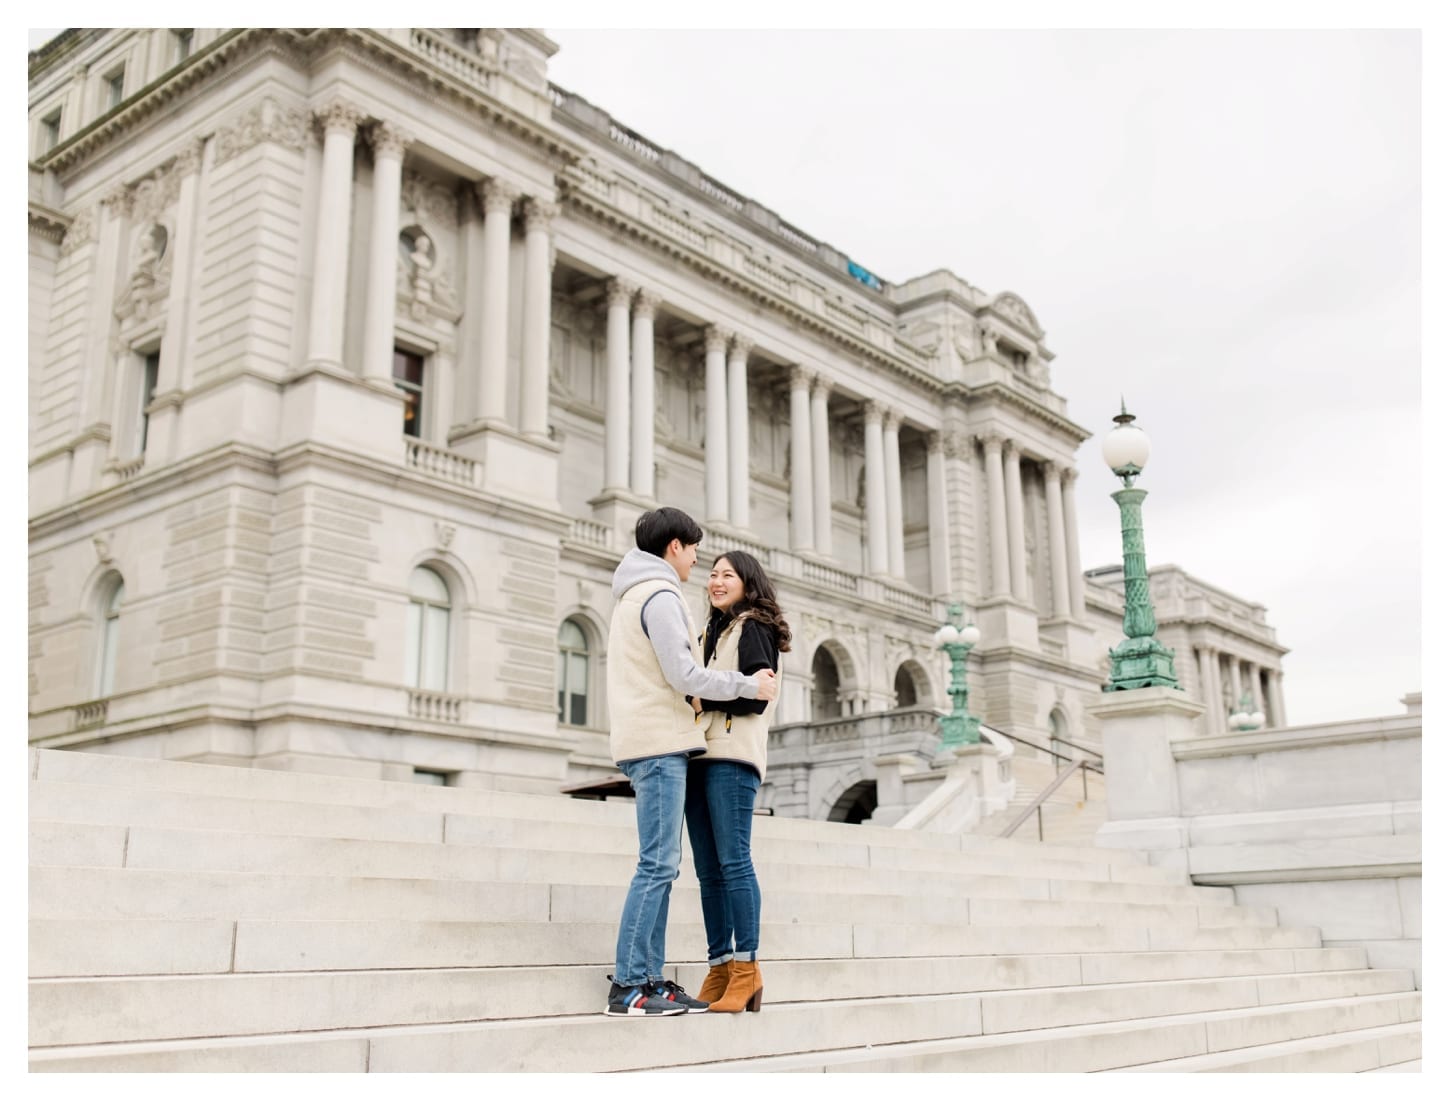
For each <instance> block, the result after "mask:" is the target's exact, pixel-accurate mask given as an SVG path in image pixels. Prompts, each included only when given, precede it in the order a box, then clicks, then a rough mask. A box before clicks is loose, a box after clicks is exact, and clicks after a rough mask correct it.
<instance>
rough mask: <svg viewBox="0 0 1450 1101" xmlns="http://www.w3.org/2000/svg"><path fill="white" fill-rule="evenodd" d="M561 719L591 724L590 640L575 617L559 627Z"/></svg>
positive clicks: (570, 724)
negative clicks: (574, 619)
mask: <svg viewBox="0 0 1450 1101" xmlns="http://www.w3.org/2000/svg"><path fill="white" fill-rule="evenodd" d="M559 721H560V722H561V723H564V724H566V725H568V726H588V725H589V639H588V637H587V636H586V635H585V634H584V630H583V628H581V627H580V626H579V624H577V623H575V622H574V621H573V620H572V619H566V620H565V621H564V625H563V626H562V627H560V628H559Z"/></svg>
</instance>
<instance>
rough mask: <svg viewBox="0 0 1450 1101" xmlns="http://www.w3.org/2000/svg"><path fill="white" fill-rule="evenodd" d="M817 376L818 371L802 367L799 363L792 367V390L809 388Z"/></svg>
mask: <svg viewBox="0 0 1450 1101" xmlns="http://www.w3.org/2000/svg"><path fill="white" fill-rule="evenodd" d="M815 377H816V373H815V372H814V371H812V370H811V369H810V368H809V367H802V366H801V365H800V364H799V363H797V364H796V365H795V366H793V367H792V368H791V369H790V388H791V389H792V390H809V389H810V388H811V383H812V382H813V381H814V380H815Z"/></svg>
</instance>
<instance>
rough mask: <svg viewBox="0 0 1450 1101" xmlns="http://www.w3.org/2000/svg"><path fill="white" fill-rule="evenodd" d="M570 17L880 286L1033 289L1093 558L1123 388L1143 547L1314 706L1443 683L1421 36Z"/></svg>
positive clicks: (592, 44)
mask: <svg viewBox="0 0 1450 1101" xmlns="http://www.w3.org/2000/svg"><path fill="white" fill-rule="evenodd" d="M379 14H381V13H379ZM377 21H384V20H377ZM549 33H550V35H551V36H552V37H553V38H554V39H555V41H557V42H558V43H559V44H560V46H561V49H560V51H559V53H558V54H556V55H555V56H554V58H553V59H552V61H551V63H550V75H551V78H552V79H553V80H554V81H555V82H556V83H558V84H561V85H563V86H564V87H566V88H568V89H570V90H571V91H574V92H577V93H579V94H580V95H582V96H584V97H585V98H586V99H589V100H590V101H592V102H593V103H595V104H596V105H597V106H599V107H601V108H603V109H605V110H607V111H609V112H610V113H611V114H612V115H614V117H615V118H617V119H619V120H620V121H622V122H623V123H625V124H626V125H628V126H630V127H631V128H633V129H635V130H637V131H639V132H640V133H642V134H643V135H645V136H646V137H647V138H649V139H650V140H651V141H653V142H655V143H656V144H658V145H661V146H664V147H667V148H670V149H673V150H675V151H676V152H677V153H679V154H680V155H681V156H683V157H685V158H687V159H689V160H692V161H694V162H695V163H696V164H698V165H699V166H700V167H701V168H702V169H704V170H705V171H706V172H708V173H710V174H711V175H713V176H715V177H716V178H718V179H720V180H721V181H722V182H724V183H725V184H727V185H729V186H730V187H732V188H733V189H734V190H736V191H739V192H741V193H743V194H745V195H748V196H750V197H751V198H754V199H755V200H757V201H758V202H760V203H762V204H763V205H765V206H767V207H770V208H771V209H773V210H775V211H776V212H777V213H778V214H780V215H781V216H782V217H783V218H785V219H786V220H787V221H789V222H791V223H793V224H794V225H796V226H798V227H799V228H800V229H802V230H804V231H805V232H807V233H809V234H811V235H812V236H814V237H816V238H818V239H821V240H824V241H827V242H829V243H830V244H832V245H834V246H835V247H836V248H838V249H840V250H841V251H843V252H845V253H846V254H847V255H849V256H850V257H851V258H852V259H854V260H855V261H857V262H858V263H860V264H862V265H863V266H865V267H867V268H869V269H870V270H872V271H874V272H876V273H877V274H879V275H880V276H882V277H883V278H885V279H887V280H890V281H895V282H899V281H902V280H905V279H908V278H910V277H912V276H915V275H920V274H922V273H924V272H928V271H931V270H933V269H935V268H941V267H945V268H949V269H950V270H952V271H953V272H955V273H956V274H958V275H959V276H961V277H963V278H965V279H967V280H969V281H970V282H972V283H973V284H975V285H977V286H979V287H981V288H983V289H984V290H986V291H989V292H997V291H1004V290H1012V291H1015V292H1017V293H1018V294H1020V295H1021V296H1022V297H1023V298H1025V299H1026V300H1027V302H1028V303H1029V304H1030V305H1031V307H1032V309H1033V311H1034V312H1035V313H1036V314H1037V316H1038V319H1039V320H1040V322H1041V323H1042V325H1043V326H1044V327H1045V328H1046V330H1047V338H1046V339H1047V344H1048V347H1049V348H1051V349H1052V350H1053V351H1054V352H1055V353H1056V355H1057V359H1056V361H1055V362H1054V363H1053V365H1052V371H1053V385H1054V387H1055V389H1056V390H1057V391H1058V392H1059V393H1062V394H1063V395H1065V396H1066V398H1067V400H1068V412H1069V415H1070V416H1071V417H1072V418H1073V419H1074V420H1075V421H1076V422H1077V423H1079V424H1081V425H1083V426H1085V427H1087V428H1089V429H1091V430H1093V431H1094V432H1096V433H1098V434H1099V435H1098V437H1096V438H1094V439H1091V440H1089V441H1088V442H1087V443H1086V444H1084V445H1083V447H1082V449H1081V450H1080V451H1079V455H1078V461H1079V467H1080V469H1081V471H1082V477H1081V480H1080V482H1079V487H1078V516H1079V523H1080V525H1081V528H1080V538H1081V544H1082V557H1083V565H1084V567H1085V568H1086V567H1091V566H1094V565H1101V564H1107V563H1111V562H1114V561H1118V560H1119V559H1120V554H1121V544H1120V537H1119V533H1118V526H1117V525H1118V517H1117V509H1116V506H1115V505H1114V504H1113V502H1112V501H1111V499H1110V498H1109V496H1108V495H1109V494H1110V493H1111V492H1112V490H1113V489H1114V488H1115V487H1116V486H1115V483H1114V481H1113V479H1112V476H1111V474H1110V473H1109V472H1108V471H1107V469H1106V468H1105V467H1104V466H1103V464H1102V460H1101V456H1100V452H1099V441H1100V437H1101V434H1102V433H1103V432H1104V431H1105V430H1107V429H1110V428H1111V427H1112V424H1111V417H1112V415H1113V414H1114V413H1115V412H1116V411H1117V401H1118V395H1119V393H1122V394H1123V395H1124V396H1125V397H1126V399H1127V401H1128V406H1129V409H1130V410H1131V411H1132V412H1134V413H1136V414H1137V415H1138V417H1139V422H1138V423H1139V424H1140V425H1141V426H1142V427H1143V428H1144V429H1145V430H1146V431H1147V432H1148V434H1149V435H1150V437H1151V438H1152V440H1153V455H1152V459H1151V461H1150V463H1149V466H1148V469H1147V471H1146V473H1145V475H1144V476H1143V478H1142V480H1141V482H1140V484H1141V485H1142V486H1143V487H1144V488H1146V489H1148V490H1149V492H1150V496H1149V497H1148V500H1147V502H1146V505H1145V521H1146V536H1147V549H1148V561H1149V563H1150V565H1151V564H1161V563H1169V562H1172V563H1176V564H1177V565H1179V566H1181V567H1182V568H1184V569H1185V570H1187V571H1189V572H1190V573H1192V574H1194V575H1196V576H1198V577H1200V578H1202V579H1203V580H1205V581H1209V582H1211V583H1213V584H1216V585H1219V586H1222V587H1224V588H1226V589H1228V590H1229V591H1231V592H1233V593H1236V594H1238V595H1240V596H1243V597H1246V598H1248V599H1250V600H1254V601H1258V602H1259V603H1262V604H1264V605H1265V606H1266V607H1267V609H1268V617H1269V622H1270V623H1271V624H1273V626H1274V627H1275V628H1276V629H1277V630H1278V636H1279V641H1280V642H1281V643H1283V644H1284V645H1286V646H1288V647H1290V648H1291V652H1290V654H1289V655H1288V656H1287V657H1286V658H1285V659H1284V670H1285V699H1286V706H1287V709H1288V712H1289V719H1290V721H1291V722H1292V723H1296V724H1298V723H1307V722H1317V721H1329V720H1334V719H1343V718H1353V717H1363V716H1369V715H1383V714H1392V713H1397V712H1399V711H1400V709H1401V708H1400V705H1399V703H1398V700H1399V697H1400V696H1402V695H1403V694H1404V693H1405V692H1407V691H1412V690H1418V689H1420V687H1421V684H1420V649H1419V645H1420V607H1421V593H1420V583H1421V579H1420V560H1421V556H1420V541H1421V529H1420V519H1421V483H1420V463H1419V457H1420V453H1421V441H1420V423H1421V420H1420V370H1421V362H1420V360H1421V349H1420V240H1421V227H1420V198H1421V196H1420V140H1419V135H1420V124H1421V117H1420V115H1421V107H1420V77H1421V61H1420V37H1419V35H1418V34H1417V33H1415V32H1409V31H1393V32H1391V31H1354V32H1349V31H1107V30H1102V31H1073V32H1068V31H1046V30H1043V31H950V30H933V31H882V30H872V31H781V30H772V31H740V30H734V31H622V30H612V31H582V30H550V32H549ZM46 37H48V35H47V33H46V32H32V34H31V45H32V48H33V47H34V45H36V44H37V42H40V41H44V40H45V38H46ZM1190 660H1192V659H1191V655H1179V664H1180V668H1181V667H1182V665H1183V663H1184V662H1186V661H1190Z"/></svg>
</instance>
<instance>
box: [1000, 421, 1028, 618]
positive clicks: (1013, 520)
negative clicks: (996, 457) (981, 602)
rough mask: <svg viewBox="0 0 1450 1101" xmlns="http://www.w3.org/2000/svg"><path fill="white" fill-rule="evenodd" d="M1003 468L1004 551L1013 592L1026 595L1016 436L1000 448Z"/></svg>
mask: <svg viewBox="0 0 1450 1101" xmlns="http://www.w3.org/2000/svg"><path fill="white" fill-rule="evenodd" d="M1002 472H1003V474H1004V475H1005V476H1006V480H1007V554H1008V559H1009V562H1010V568H1011V571H1012V595H1013V596H1015V597H1016V598H1017V599H1018V600H1026V599H1027V532H1026V528H1025V526H1024V522H1023V516H1022V454H1021V451H1020V450H1019V449H1018V446H1017V441H1016V440H1008V441H1007V442H1006V444H1005V445H1004V447H1003V449H1002Z"/></svg>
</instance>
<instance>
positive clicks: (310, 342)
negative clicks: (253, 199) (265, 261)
mask: <svg viewBox="0 0 1450 1101" xmlns="http://www.w3.org/2000/svg"><path fill="white" fill-rule="evenodd" d="M362 118H363V116H362V112H361V111H359V110H358V109H357V108H356V107H354V106H353V105H352V104H350V103H345V102H343V101H342V100H333V101H332V102H331V103H329V104H328V105H327V106H326V107H324V108H322V110H320V111H318V112H317V119H318V121H319V122H320V123H321V125H322V129H323V139H322V182H321V187H320V189H319V194H318V200H317V236H316V239H315V240H314V241H313V246H312V249H313V251H312V256H313V260H312V303H311V312H310V314H309V324H308V330H307V365H308V366H309V367H335V368H341V367H342V341H343V330H344V326H345V323H346V314H347V262H348V236H349V233H348V230H349V227H350V226H351V224H352V147H353V140H354V139H355V138H356V136H357V128H358V124H359V123H360V122H362Z"/></svg>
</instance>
